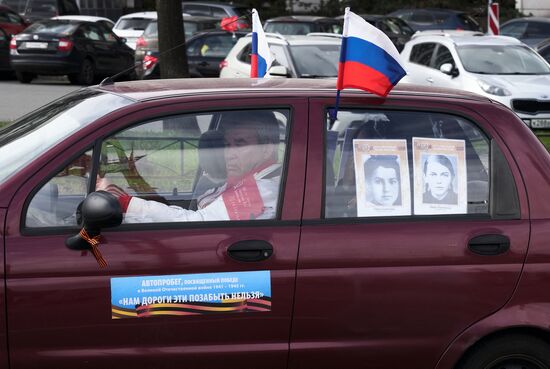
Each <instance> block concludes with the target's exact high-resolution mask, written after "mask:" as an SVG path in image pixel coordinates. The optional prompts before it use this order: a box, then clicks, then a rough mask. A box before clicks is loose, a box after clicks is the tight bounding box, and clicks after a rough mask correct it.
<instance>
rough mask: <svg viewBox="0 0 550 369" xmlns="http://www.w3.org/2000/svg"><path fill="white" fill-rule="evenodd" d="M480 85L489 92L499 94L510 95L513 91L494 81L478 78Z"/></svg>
mask: <svg viewBox="0 0 550 369" xmlns="http://www.w3.org/2000/svg"><path fill="white" fill-rule="evenodd" d="M477 83H479V87H481V89H482V90H483V91H485V92H487V93H488V94H491V95H497V96H510V95H511V94H512V93H511V92H510V91H508V90H507V89H506V88H504V87H502V86H498V85H495V84H493V83H490V82H487V81H484V80H482V79H478V80H477Z"/></svg>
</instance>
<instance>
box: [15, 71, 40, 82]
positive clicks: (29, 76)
mask: <svg viewBox="0 0 550 369" xmlns="http://www.w3.org/2000/svg"><path fill="white" fill-rule="evenodd" d="M15 77H17V80H18V81H19V82H21V83H31V81H32V80H33V79H34V77H36V76H35V75H34V74H33V73H27V72H19V71H16V72H15Z"/></svg>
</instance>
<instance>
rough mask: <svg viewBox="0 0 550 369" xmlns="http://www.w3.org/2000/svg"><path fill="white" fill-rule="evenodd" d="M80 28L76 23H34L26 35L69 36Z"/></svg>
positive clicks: (26, 31)
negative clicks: (49, 34) (50, 34)
mask: <svg viewBox="0 0 550 369" xmlns="http://www.w3.org/2000/svg"><path fill="white" fill-rule="evenodd" d="M77 27H78V24H76V23H70V22H68V21H42V22H36V23H33V24H32V25H31V26H29V27H28V28H27V29H26V30H25V33H57V34H64V35H69V34H71V33H73V32H74V30H75V29H76V28H77Z"/></svg>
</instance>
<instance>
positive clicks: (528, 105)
mask: <svg viewBox="0 0 550 369" xmlns="http://www.w3.org/2000/svg"><path fill="white" fill-rule="evenodd" d="M512 109H514V111H516V112H518V113H524V114H538V113H550V101H540V100H528V99H517V100H512Z"/></svg>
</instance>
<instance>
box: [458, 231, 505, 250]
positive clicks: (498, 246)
mask: <svg viewBox="0 0 550 369" xmlns="http://www.w3.org/2000/svg"><path fill="white" fill-rule="evenodd" d="M468 249H470V251H471V252H473V253H474V254H478V255H500V254H504V253H505V252H506V251H508V250H509V249H510V238H508V236H504V235H501V234H485V235H482V236H477V237H474V238H472V239H471V240H470V242H468Z"/></svg>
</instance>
